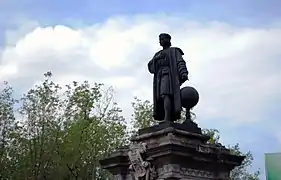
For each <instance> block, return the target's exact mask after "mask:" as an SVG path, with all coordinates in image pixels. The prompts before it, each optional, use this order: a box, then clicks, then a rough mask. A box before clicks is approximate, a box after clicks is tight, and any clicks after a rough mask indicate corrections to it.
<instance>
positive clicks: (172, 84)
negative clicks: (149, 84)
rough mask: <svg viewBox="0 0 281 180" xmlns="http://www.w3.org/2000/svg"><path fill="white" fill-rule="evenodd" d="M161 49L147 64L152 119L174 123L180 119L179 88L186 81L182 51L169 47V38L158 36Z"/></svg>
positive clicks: (166, 35) (163, 35)
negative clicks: (150, 78) (151, 87)
mask: <svg viewBox="0 0 281 180" xmlns="http://www.w3.org/2000/svg"><path fill="white" fill-rule="evenodd" d="M159 43H160V45H161V46H162V47H163V49H162V50H161V51H159V52H157V53H156V54H155V55H154V57H153V58H152V60H150V61H149V63H148V70H149V72H150V73H152V74H153V75H154V77H153V106H154V107H153V117H154V119H155V120H165V121H175V120H177V119H180V115H181V110H182V105H181V91H180V86H181V85H182V83H184V82H185V81H186V80H188V71H187V68H186V63H185V61H184V59H183V58H182V55H184V53H183V51H182V50H181V49H180V48H177V47H171V36H170V35H169V34H166V33H162V34H160V35H159Z"/></svg>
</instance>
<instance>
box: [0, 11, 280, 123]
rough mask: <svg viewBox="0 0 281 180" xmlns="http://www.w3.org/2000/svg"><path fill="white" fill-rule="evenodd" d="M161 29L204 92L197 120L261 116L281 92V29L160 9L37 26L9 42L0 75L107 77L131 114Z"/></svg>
mask: <svg viewBox="0 0 281 180" xmlns="http://www.w3.org/2000/svg"><path fill="white" fill-rule="evenodd" d="M161 32H169V33H171V34H172V43H173V45H174V46H178V47H180V48H182V50H183V51H184V52H185V56H184V58H185V59H186V60H187V64H188V69H189V71H190V80H191V82H190V84H191V85H194V86H195V87H196V88H197V89H198V90H199V93H200V96H201V99H200V103H199V104H198V107H197V108H196V112H197V114H198V118H199V121H204V120H206V121H207V120H208V119H214V118H225V119H226V120H227V121H228V122H233V123H237V122H249V123H251V122H255V121H261V119H260V118H259V117H260V116H261V113H264V112H263V111H261V109H262V108H264V106H265V102H267V100H268V99H269V98H271V97H273V96H276V95H280V92H281V86H280V78H281V71H280V67H281V66H280V62H278V61H277V60H276V59H278V57H280V55H281V54H280V48H281V42H280V41H279V40H278V39H279V38H278V37H280V36H281V29H278V28H272V29H251V28H241V27H234V26H231V25H228V24H223V23H219V22H210V23H206V24H201V23H199V22H190V21H188V20H185V19H182V18H179V17H166V16H161V15H159V16H151V17H148V16H145V17H142V16H138V17H131V18H128V17H127V18H126V17H116V18H111V19H109V20H108V21H106V22H104V23H101V24H94V25H93V26H90V27H87V28H83V29H72V28H70V27H66V26H63V25H59V26H55V27H37V28H35V29H33V30H31V31H30V32H29V33H27V34H26V35H24V36H22V37H18V38H16V39H15V40H11V41H13V43H8V44H7V46H6V47H5V49H4V50H3V52H2V55H1V60H0V62H1V64H0V80H8V81H11V82H12V84H15V85H16V86H17V87H18V88H22V89H24V88H28V87H30V86H31V85H33V84H34V83H35V82H38V81H40V80H41V79H42V78H43V73H44V72H46V71H48V70H52V71H53V74H54V76H55V78H56V79H57V80H58V81H59V82H66V83H69V81H72V80H82V79H83V78H84V79H85V80H89V81H92V82H94V81H99V82H104V83H107V84H111V85H113V86H114V87H116V91H117V92H116V94H117V100H118V102H119V103H120V105H121V106H122V107H123V109H125V110H126V112H125V116H126V117H130V113H131V111H130V106H131V100H132V98H133V96H135V95H137V96H138V97H140V98H142V99H151V97H152V76H151V75H150V74H149V73H148V71H147V62H148V60H149V59H150V58H151V57H152V56H153V54H154V52H156V51H157V50H158V49H159V48H160V47H159V45H158V34H159V33H161ZM8 34H9V33H8ZM13 34H14V35H15V34H16V33H15V31H13ZM84 79H83V80H84ZM278 83H279V85H278ZM186 84H189V83H186Z"/></svg>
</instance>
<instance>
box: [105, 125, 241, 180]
mask: <svg viewBox="0 0 281 180" xmlns="http://www.w3.org/2000/svg"><path fill="white" fill-rule="evenodd" d="M208 139H209V137H207V136H205V135H203V134H202V132H201V129H200V128H198V127H197V124H195V123H193V122H191V121H188V122H186V123H184V124H178V123H161V124H159V125H157V126H153V127H149V128H146V129H141V130H139V132H138V135H137V136H135V137H133V138H132V139H131V143H132V144H136V145H137V144H142V145H145V149H142V151H139V152H140V154H141V157H142V160H140V161H145V162H146V163H141V164H139V165H138V164H137V162H136V161H134V162H132V160H131V159H132V158H131V159H130V158H129V156H128V153H129V152H137V151H133V150H132V147H131V149H130V147H124V148H120V149H118V150H116V151H115V152H114V153H112V154H111V155H110V156H109V157H107V158H106V159H103V160H101V161H100V163H101V165H102V167H103V168H105V169H107V170H109V171H110V172H111V173H112V174H113V175H114V178H115V179H118V180H133V179H151V180H152V179H157V180H168V179H170V180H173V179H175V180H176V179H185V180H207V179H216V180H227V179H229V173H230V171H231V170H232V169H233V168H234V167H235V166H239V165H241V163H242V161H243V159H244V158H245V157H244V156H236V155H232V154H231V153H230V151H229V149H227V148H225V147H224V146H222V145H221V144H208V143H207V141H208ZM131 154H132V153H131ZM133 154H134V153H133ZM130 157H132V155H131V156H130ZM147 163H148V164H149V166H148V165H147ZM131 164H133V165H134V166H133V167H132V166H131V167H130V165H131ZM141 166H145V168H146V170H147V173H146V175H145V176H143V175H140V176H139V177H138V174H137V171H139V174H141V173H140V172H141V170H137V169H138V167H141ZM129 167H130V168H129ZM130 169H131V170H130ZM152 171H153V172H154V173H152ZM147 174H149V175H147Z"/></svg>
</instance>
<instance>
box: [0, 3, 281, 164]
mask: <svg viewBox="0 0 281 180" xmlns="http://www.w3.org/2000/svg"><path fill="white" fill-rule="evenodd" d="M81 2H82V1H78V0H60V1H58V0H48V1H43V0H21V1H19V0H17V1H16V0H0V45H2V47H5V42H4V41H5V40H4V39H5V38H6V37H5V36H6V34H5V32H7V31H11V30H13V29H18V28H19V27H20V26H22V25H23V24H24V23H25V22H28V21H34V22H36V23H38V24H39V25H40V26H49V25H58V24H60V25H65V26H69V27H75V28H82V27H86V26H91V25H93V24H96V23H102V22H104V21H106V20H107V19H108V18H110V17H114V16H118V15H123V16H127V17H130V16H134V15H140V14H145V15H147V16H148V17H149V16H150V15H151V16H152V15H155V14H165V16H167V17H168V16H177V17H181V18H182V19H187V20H193V21H198V22H201V23H203V24H204V23H205V22H206V23H207V22H210V21H219V22H224V23H227V24H229V25H231V26H235V27H244V28H245V27H246V28H263V29H267V28H270V27H276V28H279V27H280V26H279V25H280V22H281V21H280V18H281V11H280V7H281V1H278V0H227V1H226V0H212V1H210V0H174V1H173V2H172V1H168V0H162V1H160V0H154V1H151V2H150V0H142V1H130V0H119V1H118V0H102V1H90V0H85V1H83V3H81ZM276 38H277V37H276ZM0 47H1V46H0ZM254 53H258V52H254ZM0 55H1V48H0ZM279 56H280V54H277V55H276V56H273V57H272V59H267V60H266V61H267V62H266V61H265V62H266V64H267V65H268V64H270V65H268V66H266V64H260V68H261V67H265V66H266V68H267V70H266V72H263V70H262V69H261V70H260V71H259V72H260V73H265V75H266V74H267V73H269V71H270V70H271V72H272V74H273V72H274V73H277V72H280V70H281V69H280V68H279V67H280V63H279V62H278V61H279V59H280V58H278V57H279ZM278 64H279V66H278ZM0 67H1V59H0ZM0 73H1V72H0ZM42 73H43V72H42ZM0 75H1V74H0ZM260 76H263V75H260ZM0 77H1V76H0ZM276 83H277V82H276ZM252 91H257V89H253V90H252ZM280 95H281V94H280V93H277V94H276V96H274V98H271V99H266V100H265V101H263V103H265V104H263V105H262V106H263V108H262V109H261V110H257V112H256V113H257V114H259V116H258V117H259V119H261V121H259V122H254V123H253V124H247V125H242V123H241V124H240V125H235V126H234V127H231V128H230V127H228V128H221V127H224V124H226V123H228V122H227V119H222V120H221V121H220V120H215V119H214V120H213V121H219V122H220V123H217V124H212V123H203V122H202V125H203V126H205V127H210V128H219V129H220V131H221V134H222V138H223V139H224V140H225V141H226V142H232V143H235V142H239V143H240V144H241V147H242V149H243V150H245V151H246V150H251V151H252V152H253V154H254V157H255V159H256V160H255V162H254V169H255V168H262V169H263V168H264V167H263V163H264V160H263V159H264V156H263V154H264V153H265V152H274V151H277V150H278V149H279V148H280V145H278V144H277V143H276V142H277V138H276V137H275V136H273V135H272V131H273V130H274V131H278V128H277V127H278V126H279V125H280V122H279V119H280V118H281V114H280V108H281V105H280V104H281V98H280ZM237 109H238V110H237V111H238V112H237V113H240V111H239V107H237ZM245 115H246V114H245ZM199 116H200V115H199ZM218 124H219V126H217V125H218ZM224 136H225V137H224ZM280 137H281V134H280ZM240 139H241V142H240Z"/></svg>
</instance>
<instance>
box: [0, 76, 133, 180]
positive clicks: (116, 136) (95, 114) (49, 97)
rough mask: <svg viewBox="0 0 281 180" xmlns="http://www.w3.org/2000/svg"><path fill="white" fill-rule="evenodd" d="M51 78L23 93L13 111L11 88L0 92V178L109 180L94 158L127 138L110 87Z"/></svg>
mask: <svg viewBox="0 0 281 180" xmlns="http://www.w3.org/2000/svg"><path fill="white" fill-rule="evenodd" d="M51 78H52V74H51V72H47V73H46V74H45V80H44V81H43V82H42V83H41V84H38V85H36V86H35V87H34V88H31V89H30V90H29V91H28V92H27V93H26V94H23V95H22V97H21V98H20V100H19V104H18V109H17V110H15V109H13V108H12V107H13V103H14V102H15V100H14V99H13V95H12V89H11V88H9V87H7V88H5V89H4V90H3V91H2V93H1V94H0V105H1V109H0V118H1V128H2V127H3V128H2V129H1V133H2V135H3V136H1V140H2V141H1V142H4V143H2V144H1V147H2V149H1V161H0V163H1V164H0V165H1V168H0V176H1V179H17V180H20V179H32V180H37V179H40V180H41V179H58V180H63V179H79V180H80V179H95V180H96V179H104V177H108V176H109V174H108V173H107V172H105V171H104V170H102V169H101V168H100V166H99V160H100V159H101V158H103V157H104V156H105V155H107V154H108V153H110V152H111V151H112V150H114V149H116V148H117V147H119V146H122V145H123V144H124V143H126V142H127V139H128V138H127V131H126V125H125V122H124V118H123V117H122V116H121V115H120V112H121V109H120V108H119V107H118V105H117V104H116V102H115V101H114V92H113V89H112V88H104V87H103V85H102V84H97V83H95V84H93V85H92V84H89V83H88V82H87V81H85V82H83V83H78V82H73V83H72V84H70V85H66V86H61V85H59V84H56V83H54V82H53V81H52V80H51ZM16 113H18V114H19V115H18V119H19V120H20V124H19V126H16V124H15V122H14V121H15V120H14V119H15V118H14V115H15V114H16ZM2 124H3V126H2ZM15 127H16V128H15ZM8 152H9V153H8ZM3 167H5V168H4V169H3ZM6 170H7V171H6Z"/></svg>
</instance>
